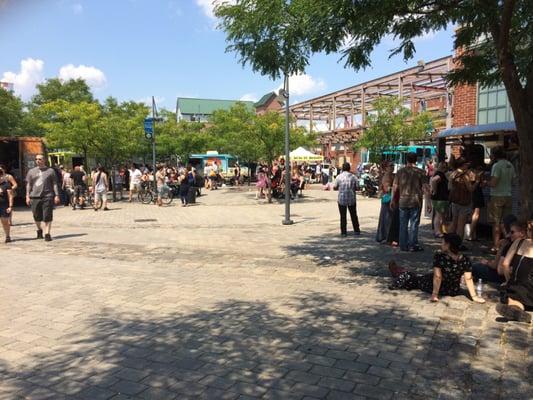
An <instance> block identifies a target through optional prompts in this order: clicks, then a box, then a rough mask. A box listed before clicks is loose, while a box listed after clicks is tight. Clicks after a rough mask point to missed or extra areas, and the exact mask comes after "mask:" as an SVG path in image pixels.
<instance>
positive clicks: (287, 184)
mask: <svg viewBox="0 0 533 400" xmlns="http://www.w3.org/2000/svg"><path fill="white" fill-rule="evenodd" d="M282 95H283V97H284V98H285V219H284V220H283V221H282V224H283V225H292V224H293V223H294V222H293V221H292V220H291V160H290V154H289V153H290V147H289V128H290V127H289V75H288V74H287V72H285V80H284V83H283V89H282Z"/></svg>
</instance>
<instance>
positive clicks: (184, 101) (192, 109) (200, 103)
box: [177, 97, 255, 115]
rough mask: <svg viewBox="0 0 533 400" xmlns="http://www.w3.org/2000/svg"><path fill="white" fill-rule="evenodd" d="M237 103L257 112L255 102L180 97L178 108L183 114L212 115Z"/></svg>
mask: <svg viewBox="0 0 533 400" xmlns="http://www.w3.org/2000/svg"><path fill="white" fill-rule="evenodd" d="M236 103H243V104H244V105H246V107H248V108H249V109H250V110H252V111H255V107H254V102H253V101H239V100H216V99H192V98H187V97H178V102H177V108H178V109H179V111H180V112H181V113H182V114H200V115H211V114H213V112H214V111H216V110H229V109H230V108H231V107H232V106H234V105H235V104H236Z"/></svg>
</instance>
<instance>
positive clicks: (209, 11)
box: [196, 0, 236, 19]
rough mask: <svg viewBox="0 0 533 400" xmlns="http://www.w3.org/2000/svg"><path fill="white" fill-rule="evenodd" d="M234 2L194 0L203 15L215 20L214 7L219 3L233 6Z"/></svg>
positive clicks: (234, 0) (228, 0) (229, 0)
mask: <svg viewBox="0 0 533 400" xmlns="http://www.w3.org/2000/svg"><path fill="white" fill-rule="evenodd" d="M235 2H236V0H196V5H197V6H198V7H200V8H201V9H202V11H203V12H204V14H205V15H207V16H208V17H209V18H211V19H215V6H216V5H217V4H221V3H228V4H235Z"/></svg>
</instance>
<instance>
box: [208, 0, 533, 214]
mask: <svg viewBox="0 0 533 400" xmlns="http://www.w3.org/2000/svg"><path fill="white" fill-rule="evenodd" d="M215 14H216V15H217V16H218V17H219V18H221V21H222V22H221V24H220V26H221V27H222V28H223V29H224V30H225V31H226V33H227V40H228V42H229V46H228V50H230V51H235V52H237V53H238V54H239V56H240V59H241V61H242V63H243V64H247V63H249V64H250V65H251V66H252V69H253V70H254V71H259V72H261V73H263V74H266V75H269V76H271V77H274V78H276V77H279V76H280V74H281V73H282V72H283V71H284V70H286V69H287V65H289V66H290V68H289V71H290V72H291V73H293V72H303V71H304V69H305V67H306V65H307V64H308V62H309V57H310V55H311V54H313V53H316V52H325V53H328V54H329V53H341V54H342V58H343V59H344V61H345V66H347V67H353V68H355V69H356V70H358V69H360V68H365V67H368V66H370V65H371V59H370V57H371V54H372V51H373V50H374V48H375V47H376V46H377V45H378V44H379V43H380V42H381V41H382V40H383V38H384V37H385V36H386V35H392V36H393V37H394V38H395V39H396V40H397V43H398V45H397V46H396V47H395V48H393V49H391V55H394V54H402V55H403V57H404V59H406V60H407V59H410V58H412V57H413V56H414V54H415V51H416V49H415V45H414V39H415V38H417V37H419V36H421V35H423V34H425V33H428V32H431V31H435V30H440V29H444V28H446V27H447V26H449V25H456V26H459V27H460V29H458V31H457V34H456V38H455V41H454V48H455V50H459V56H458V57H457V59H456V61H457V64H458V68H456V69H455V70H454V71H453V72H452V73H450V75H449V77H448V78H449V81H450V83H451V84H454V85H456V84H461V83H477V82H479V83H480V84H483V85H492V84H494V83H497V82H503V84H504V85H505V89H506V91H507V95H508V98H509V102H510V104H511V108H512V110H513V115H514V119H515V121H516V127H517V131H518V138H519V140H520V159H521V171H520V178H521V188H522V196H521V199H522V209H523V210H524V211H523V212H524V213H525V214H527V215H528V216H529V215H531V213H532V212H533V179H531V178H532V177H533V29H532V26H533V2H532V1H531V0H485V1H479V0H441V1H434V0H409V1H406V0H336V1H330V0H240V1H238V2H237V3H236V4H232V3H229V2H223V3H220V4H219V5H218V6H217V7H216V8H215ZM276 43H281V44H284V47H283V46H282V47H281V48H280V45H279V44H276ZM288 46H290V49H288Z"/></svg>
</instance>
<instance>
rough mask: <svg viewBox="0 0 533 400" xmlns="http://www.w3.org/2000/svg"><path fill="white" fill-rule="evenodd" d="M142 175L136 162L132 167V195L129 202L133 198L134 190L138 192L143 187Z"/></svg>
mask: <svg viewBox="0 0 533 400" xmlns="http://www.w3.org/2000/svg"><path fill="white" fill-rule="evenodd" d="M141 176H142V172H141V171H140V170H139V168H137V166H136V165H135V164H133V165H132V167H131V169H130V196H129V202H130V203H131V202H132V200H133V192H138V191H139V189H140V188H141Z"/></svg>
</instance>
